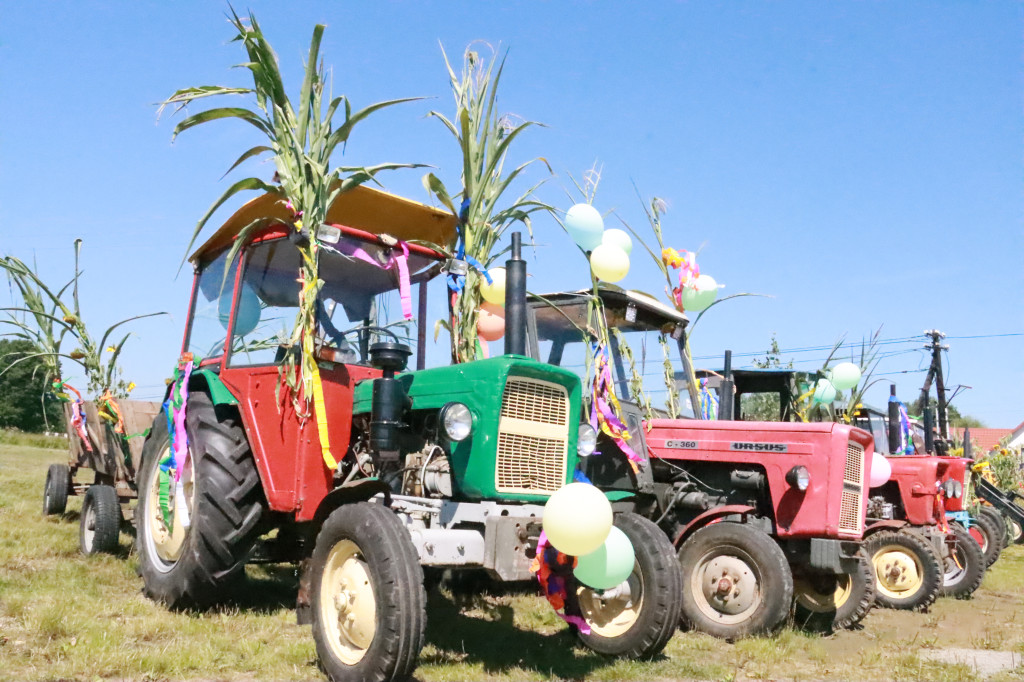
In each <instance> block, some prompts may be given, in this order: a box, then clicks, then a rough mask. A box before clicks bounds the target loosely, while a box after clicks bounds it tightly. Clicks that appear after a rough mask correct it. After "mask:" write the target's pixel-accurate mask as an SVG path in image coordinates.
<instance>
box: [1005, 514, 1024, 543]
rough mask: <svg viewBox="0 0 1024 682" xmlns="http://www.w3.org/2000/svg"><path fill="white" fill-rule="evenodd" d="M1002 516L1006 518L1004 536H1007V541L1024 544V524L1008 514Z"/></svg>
mask: <svg viewBox="0 0 1024 682" xmlns="http://www.w3.org/2000/svg"><path fill="white" fill-rule="evenodd" d="M1003 518H1004V519H1005V520H1006V537H1008V538H1009V541H1010V542H1012V543H1013V544H1015V545H1024V526H1021V525H1020V523H1019V522H1018V521H1017V520H1016V519H1011V518H1010V517H1009V516H1004V517H1003Z"/></svg>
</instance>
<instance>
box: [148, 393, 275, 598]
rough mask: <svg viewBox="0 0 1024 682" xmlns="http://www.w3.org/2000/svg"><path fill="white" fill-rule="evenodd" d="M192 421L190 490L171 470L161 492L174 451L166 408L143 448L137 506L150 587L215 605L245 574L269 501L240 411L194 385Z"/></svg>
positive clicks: (160, 594)
mask: <svg viewBox="0 0 1024 682" xmlns="http://www.w3.org/2000/svg"><path fill="white" fill-rule="evenodd" d="M185 422H186V429H187V431H188V440H189V451H190V458H189V462H188V463H187V464H186V465H185V466H184V467H183V469H184V471H182V472H181V476H180V479H181V484H182V490H183V492H182V493H181V494H179V495H175V487H176V483H175V481H174V477H173V476H170V477H169V479H170V480H169V481H168V480H166V475H165V481H164V485H165V490H166V489H167V488H169V489H170V490H169V492H168V498H169V499H167V500H164V502H163V503H162V502H161V500H160V489H161V482H160V478H161V476H160V467H159V462H160V460H162V459H164V458H165V457H166V456H167V455H168V453H169V452H170V437H169V436H168V433H167V417H166V415H165V414H164V413H163V412H161V413H160V414H158V415H157V417H156V421H155V422H154V423H153V429H152V431H151V433H150V435H149V438H148V439H146V444H145V446H144V448H143V453H142V466H141V471H140V473H139V479H138V488H139V504H138V508H137V511H136V518H137V534H138V546H139V573H140V574H141V575H142V579H143V583H144V587H143V589H144V591H145V593H146V595H147V596H149V597H150V598H152V599H155V600H156V601H159V602H161V603H163V604H166V605H167V606H169V607H171V608H175V609H183V608H205V607H208V606H210V605H212V604H214V603H216V602H217V601H219V600H220V599H221V598H222V597H223V596H224V588H225V587H226V586H227V585H229V584H231V583H233V582H234V581H235V580H236V579H238V578H240V577H242V576H243V575H244V570H245V562H246V560H247V559H248V557H249V553H250V551H251V550H252V547H253V545H254V543H255V542H256V538H257V533H258V532H259V528H258V526H259V521H260V518H261V516H262V514H263V509H264V504H265V503H264V497H263V489H262V488H261V487H260V479H259V474H258V473H257V471H256V463H255V461H254V460H253V456H252V451H251V450H250V448H249V442H248V440H246V436H245V430H244V429H243V428H242V425H241V423H240V422H239V419H238V413H237V412H234V411H233V410H230V409H228V410H223V409H222V408H220V407H215V406H214V404H213V402H212V401H211V400H210V396H208V395H207V394H205V393H202V392H193V393H191V394H190V395H189V397H188V405H187V412H186V418H185ZM175 498H177V499H175ZM172 503H173V504H172ZM181 507H184V508H181ZM168 517H169V518H168Z"/></svg>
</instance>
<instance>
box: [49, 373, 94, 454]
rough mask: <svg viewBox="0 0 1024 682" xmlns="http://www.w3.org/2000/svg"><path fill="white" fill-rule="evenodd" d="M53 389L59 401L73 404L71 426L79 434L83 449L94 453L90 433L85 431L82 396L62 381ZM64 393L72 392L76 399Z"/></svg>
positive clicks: (54, 385)
mask: <svg viewBox="0 0 1024 682" xmlns="http://www.w3.org/2000/svg"><path fill="white" fill-rule="evenodd" d="M51 389H52V390H53V392H54V394H55V395H56V396H57V399H58V400H60V401H61V402H65V403H71V426H72V427H74V429H75V433H77V434H78V438H79V439H80V440H81V441H82V447H84V448H85V450H86V452H92V443H91V442H90V441H89V432H88V431H86V430H85V408H84V407H83V403H82V394H81V393H79V392H78V389H76V388H75V387H74V386H72V385H71V384H69V383H67V382H66V381H60V380H57V381H54V382H53V385H52V386H51ZM64 391H71V393H74V394H75V397H74V398H72V397H71V396H70V395H68V394H67V393H65V392H64Z"/></svg>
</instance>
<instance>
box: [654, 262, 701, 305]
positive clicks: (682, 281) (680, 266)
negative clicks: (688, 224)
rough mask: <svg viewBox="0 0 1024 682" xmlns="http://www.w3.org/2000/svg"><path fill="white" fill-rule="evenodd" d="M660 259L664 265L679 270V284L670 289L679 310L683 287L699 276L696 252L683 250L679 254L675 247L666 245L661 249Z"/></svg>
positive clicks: (681, 303) (681, 302)
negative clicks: (666, 246)
mask: <svg viewBox="0 0 1024 682" xmlns="http://www.w3.org/2000/svg"><path fill="white" fill-rule="evenodd" d="M661 260H662V262H663V263H665V265H667V266H669V267H671V268H673V269H677V270H679V286H678V287H676V288H675V289H673V290H672V299H673V300H674V301H675V302H676V305H677V306H678V307H679V309H680V310H682V309H683V287H686V286H688V285H691V284H693V283H694V282H696V280H697V278H698V277H700V267H698V266H697V254H695V253H694V252H693V251H683V253H682V254H680V253H679V252H678V251H676V250H675V249H673V248H671V247H668V248H665V249H662V251H661Z"/></svg>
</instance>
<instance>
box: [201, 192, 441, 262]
mask: <svg viewBox="0 0 1024 682" xmlns="http://www.w3.org/2000/svg"><path fill="white" fill-rule="evenodd" d="M260 218H275V219H277V220H279V221H281V222H287V221H290V220H291V218H292V212H291V209H289V208H288V207H287V206H286V205H285V200H284V199H282V198H281V197H279V196H277V195H274V194H264V195H262V196H259V197H256V198H255V199H253V200H252V201H250V202H248V203H246V204H245V205H244V206H242V207H241V208H239V209H238V210H237V211H235V213H234V215H232V216H231V217H230V218H228V219H227V221H226V222H225V223H224V224H223V225H221V227H220V229H218V230H217V231H216V232H215V233H214V234H213V236H212V237H210V238H209V239H208V240H207V241H206V243H205V244H203V245H202V246H200V247H199V248H198V249H196V251H195V253H193V254H192V255H191V256H190V257H189V260H190V261H192V262H196V261H197V260H199V259H201V258H202V257H203V256H204V255H205V254H213V253H219V252H220V251H221V250H222V249H223V248H225V247H226V246H228V245H229V244H231V242H232V241H234V239H235V237H237V236H238V233H239V232H241V230H242V229H243V228H244V227H246V226H247V225H249V224H251V223H252V222H253V221H256V220H258V219H260ZM327 222H328V223H331V224H333V225H344V226H346V227H354V228H356V229H359V230H363V231H365V232H370V233H372V234H388V235H391V236H392V237H395V238H396V239H401V240H402V241H424V242H430V243H432V244H437V245H438V246H442V247H444V248H450V247H451V246H452V245H453V244H454V243H455V236H456V232H455V223H456V219H455V216H453V215H452V214H451V213H449V212H448V211H442V210H440V209H436V208H432V207H430V206H426V205H425V204H421V203H419V202H416V201H412V200H410V199H404V198H402V197H399V196H396V195H394V194H389V193H388V192H384V191H382V190H378V189H373V188H372V187H366V186H363V185H360V186H359V187H356V188H355V189H352V190H349V191H348V192H345V193H344V194H342V195H341V196H340V197H338V199H337V200H336V201H335V202H334V205H333V206H331V210H330V211H328V213H327Z"/></svg>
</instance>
